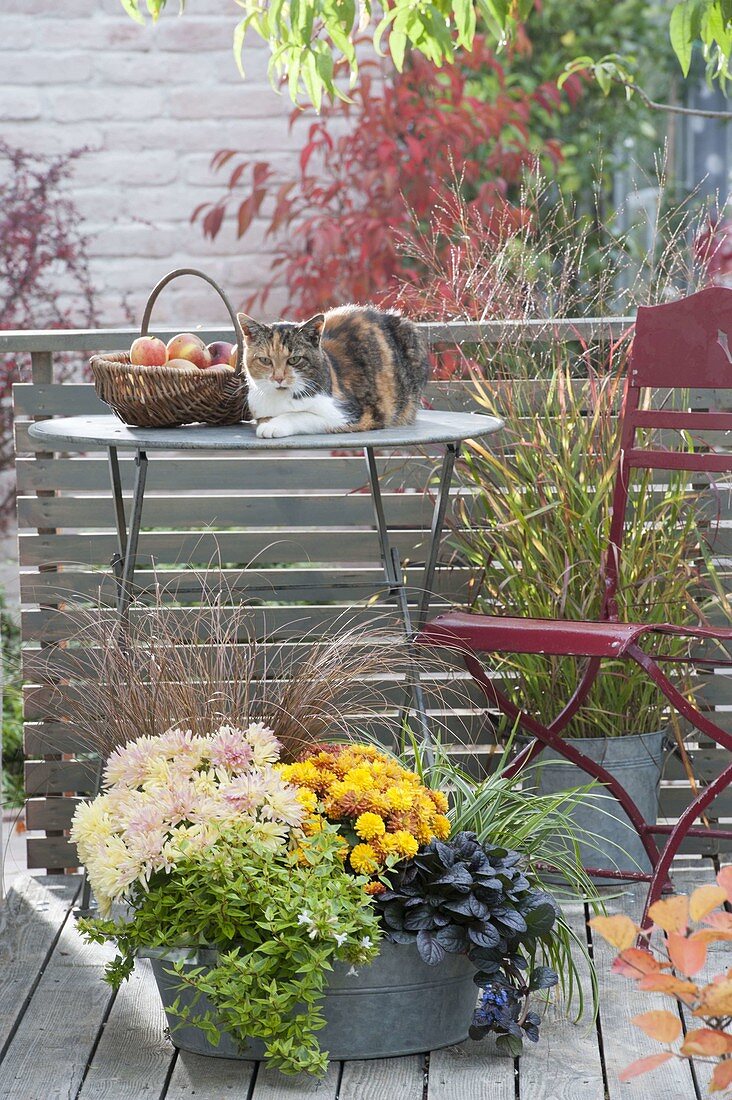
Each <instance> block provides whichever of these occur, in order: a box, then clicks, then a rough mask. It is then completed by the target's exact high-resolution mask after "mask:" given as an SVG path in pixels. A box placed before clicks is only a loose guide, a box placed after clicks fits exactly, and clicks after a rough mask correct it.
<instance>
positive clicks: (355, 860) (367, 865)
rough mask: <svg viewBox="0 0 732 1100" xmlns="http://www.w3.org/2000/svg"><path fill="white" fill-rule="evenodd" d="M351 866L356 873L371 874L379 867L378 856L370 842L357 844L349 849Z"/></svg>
mask: <svg viewBox="0 0 732 1100" xmlns="http://www.w3.org/2000/svg"><path fill="white" fill-rule="evenodd" d="M351 867H353V869H354V871H355V872H356V874H357V875H373V873H374V871H376V870H378V868H379V857H378V855H377V854H376V852H375V851H374V849H373V848H372V847H371V845H370V844H357V845H356V847H355V848H353V849H352V850H351Z"/></svg>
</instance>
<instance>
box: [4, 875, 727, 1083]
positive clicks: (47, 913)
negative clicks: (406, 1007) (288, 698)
mask: <svg viewBox="0 0 732 1100" xmlns="http://www.w3.org/2000/svg"><path fill="white" fill-rule="evenodd" d="M714 873H715V869H714V866H713V864H712V862H711V860H708V859H701V860H697V859H694V860H688V859H687V860H683V861H679V863H678V865H677V867H676V869H675V882H676V886H677V889H679V890H680V891H689V890H691V889H692V888H693V887H694V886H695V885H699V884H700V883H701V882H702V881H712V879H713V876H714ZM78 888H79V879H78V877H72V876H66V877H63V876H46V877H42V878H40V877H30V876H29V877H25V878H22V879H20V880H18V881H17V882H16V883H15V886H14V887H13V889H12V890H11V892H10V894H9V896H8V898H7V901H6V903H5V905H4V907H3V908H0V1098H2V1100H61V1098H63V1100H140V1098H144V1100H148V1098H149V1100H184V1098H194V1097H195V1098H196V1100H286V1098H291V1100H294V1098H299V1097H309V1096H316V1097H318V1100H620V1097H621V1096H622V1098H623V1100H696V1098H698V1097H702V1096H704V1095H705V1088H704V1086H705V1081H706V1077H707V1072H706V1067H699V1070H700V1080H699V1081H697V1079H696V1077H695V1075H694V1073H692V1072H691V1071H690V1069H689V1067H688V1065H687V1064H686V1063H681V1062H671V1063H668V1064H666V1065H665V1066H662V1067H661V1068H660V1069H659V1070H656V1071H655V1072H654V1073H653V1074H652V1075H649V1076H647V1077H641V1078H639V1079H637V1080H636V1081H633V1082H631V1083H630V1084H628V1085H620V1083H619V1082H618V1078H617V1074H618V1071H619V1070H620V1069H621V1068H622V1067H623V1066H625V1065H626V1064H627V1063H628V1062H630V1061H632V1060H633V1059H634V1058H637V1057H641V1056H642V1055H644V1054H649V1053H653V1052H654V1051H655V1050H658V1049H659V1048H658V1046H657V1045H655V1046H654V1044H653V1042H652V1041H651V1040H650V1039H648V1038H646V1037H645V1036H644V1035H643V1034H642V1033H641V1032H640V1031H638V1030H637V1029H636V1028H634V1027H633V1026H632V1025H631V1023H630V1018H631V1016H633V1015H634V1014H635V1013H638V1012H643V1011H647V1010H649V1009H651V1008H654V1007H660V1006H661V1003H662V1000H663V999H662V998H660V996H659V997H658V998H654V996H653V995H649V994H646V995H645V996H643V997H638V996H634V995H633V991H632V988H631V985H630V983H629V982H627V981H626V980H625V979H623V978H621V977H619V976H617V975H613V974H610V973H609V964H610V961H611V958H612V950H611V949H610V948H608V947H607V946H606V945H605V944H604V943H603V942H602V941H600V940H595V941H594V943H592V946H593V950H594V952H595V956H596V958H597V962H598V977H599V982H600V992H601V1010H600V1016H599V1020H598V1021H597V1023H596V1024H595V1023H593V1022H592V1021H591V1020H590V1019H586V1020H584V1021H582V1022H580V1023H579V1024H573V1023H571V1022H570V1021H569V1020H568V1019H567V1018H566V1016H565V1015H564V1013H563V1012H562V1010H561V1008H560V1007H559V1006H551V1007H550V1008H549V1010H548V1014H547V1017H546V1019H545V1021H544V1025H543V1028H542V1034H541V1039H540V1041H539V1043H538V1045H537V1046H536V1047H532V1049H530V1050H529V1051H528V1052H527V1053H526V1054H525V1055H524V1056H523V1057H522V1058H521V1059H518V1060H516V1061H515V1062H514V1061H513V1060H512V1059H510V1058H503V1057H499V1056H498V1055H497V1054H496V1053H495V1048H494V1047H493V1046H492V1044H491V1043H490V1042H484V1043H465V1044H463V1045H462V1046H460V1047H452V1048H447V1049H445V1050H438V1051H433V1052H432V1053H431V1054H426V1055H420V1056H415V1057H411V1058H397V1059H389V1060H382V1061H371V1062H347V1063H343V1064H332V1065H331V1067H330V1071H329V1073H328V1076H327V1077H326V1078H325V1080H323V1081H320V1082H314V1081H312V1080H310V1079H304V1078H286V1077H282V1076H281V1075H280V1074H278V1073H276V1072H273V1071H270V1070H267V1069H265V1068H264V1067H258V1066H256V1065H253V1064H251V1063H247V1062H235V1061H228V1060H224V1059H215V1058H201V1057H198V1056H194V1055H190V1054H178V1053H177V1052H176V1051H175V1050H174V1048H173V1046H172V1045H171V1043H170V1041H169V1039H168V1038H167V1037H166V1035H165V1030H164V1029H165V1020H164V1016H163V1011H162V1008H161V1005H160V1001H159V998H158V994H157V990H156V988H155V985H154V982H153V980H152V975H151V973H150V971H149V968H148V964H147V962H146V961H142V962H141V963H138V967H137V969H136V971H135V974H134V975H133V977H132V979H131V980H130V981H129V982H128V983H127V984H126V985H124V986H123V987H122V989H121V990H120V991H119V993H118V994H117V995H114V994H113V993H112V991H111V990H110V988H109V986H107V985H106V984H105V983H103V982H102V981H101V974H102V968H103V966H104V963H105V961H106V960H107V959H108V958H109V957H110V955H111V949H109V948H108V947H99V946H88V945H86V944H84V943H83V942H82V940H81V938H80V937H79V935H78V934H77V932H76V930H75V926H74V919H73V915H72V907H73V904H74V899H75V897H76V894H77V892H78ZM641 896H642V894H641V891H640V889H639V888H638V887H633V888H628V889H624V890H623V893H622V896H621V897H619V898H615V899H613V900H611V901H609V902H608V909H609V911H611V912H612V911H619V910H621V909H622V910H623V911H624V912H628V913H630V914H631V915H636V916H637V915H639V913H640V905H641ZM569 912H570V913H571V917H572V919H573V920H574V921H575V922H576V925H577V927H578V928H580V929H583V928H585V927H586V915H587V914H586V913H585V909H584V906H583V905H582V904H580V903H577V904H574V905H573V906H572V907H571V908H570V910H569ZM587 934H588V936H591V933H590V930H587ZM590 942H592V940H591V939H590ZM718 946H721V947H725V946H726V945H718ZM727 964H728V962H727ZM722 965H723V964H722V959H721V958H720V954H719V953H718V954H717V958H716V959H714V960H712V962H711V963H710V974H711V973H716V972H718V971H719V970H721V969H722ZM585 978H587V976H586V975H585ZM587 984H588V983H587ZM587 997H588V1000H589V999H590V998H589V992H588V994H587ZM665 1006H666V1007H668V1002H666V1003H665Z"/></svg>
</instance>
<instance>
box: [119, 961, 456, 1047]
mask: <svg viewBox="0 0 732 1100" xmlns="http://www.w3.org/2000/svg"><path fill="white" fill-rule="evenodd" d="M139 954H140V955H141V956H143V957H147V958H149V959H150V960H151V962H152V969H153V973H154V975H155V980H156V982H157V985H158V989H159V991H160V996H161V998H162V1001H163V1007H164V1008H165V1014H166V1017H167V1020H168V1026H169V1028H170V1036H171V1039H172V1042H173V1044H174V1046H176V1047H178V1048H179V1049H180V1050H186V1051H191V1052H192V1053H194V1054H203V1055H209V1056H213V1057H215V1058H240V1059H244V1060H247V1061H261V1060H262V1059H263V1058H264V1044H263V1043H262V1042H261V1041H260V1040H259V1039H251V1040H249V1041H248V1042H247V1044H246V1046H244V1047H241V1046H240V1045H239V1043H238V1042H237V1041H236V1040H235V1039H234V1038H233V1037H232V1036H230V1035H228V1034H226V1033H225V1032H222V1034H221V1039H220V1042H219V1045H218V1046H213V1045H212V1044H211V1043H209V1042H208V1040H207V1039H206V1036H205V1035H204V1033H203V1031H201V1030H200V1029H199V1028H197V1027H193V1026H191V1025H189V1024H181V1023H180V1020H179V1018H178V1017H177V1016H176V1015H174V1014H172V1013H171V1012H170V1006H171V1005H172V1004H173V1002H174V1001H175V1000H176V998H179V1004H180V1005H181V1006H183V1005H191V1004H192V1002H193V997H194V993H193V991H192V990H189V989H188V988H183V989H181V987H180V982H179V979H178V978H177V976H176V974H175V973H171V970H172V964H173V963H176V962H183V963H184V969H188V968H193V967H195V966H211V965H213V964H214V963H215V961H216V954H217V953H216V951H214V950H210V949H199V950H198V951H197V952H196V953H195V954H192V953H191V952H190V951H188V950H185V949H181V948H177V949H170V950H166V949H165V948H151V949H149V950H146V951H140V952H139ZM474 973H475V967H474V966H473V964H472V963H471V962H469V960H468V959H467V958H466V956H465V955H446V956H445V958H444V959H443V961H442V962H441V963H439V964H438V965H437V966H429V965H428V964H427V963H425V962H423V961H422V959H421V958H420V957H419V953H418V952H417V948H416V946H415V945H414V944H395V943H391V942H387V941H383V942H382V944H381V950H380V952H379V954H378V955H377V957H376V959H374V961H373V962H372V963H370V964H369V965H367V966H355V967H354V966H351V965H350V964H349V963H335V965H334V967H333V971H332V972H331V973H330V975H329V980H328V984H327V986H326V990H325V996H324V1000H323V1015H324V1016H325V1021H326V1023H325V1027H324V1028H323V1029H322V1030H321V1031H319V1032H318V1033H317V1036H318V1043H319V1044H320V1046H321V1047H322V1049H323V1050H327V1051H328V1055H329V1057H330V1058H331V1060H333V1061H351V1060H354V1059H358V1060H361V1059H366V1058H396V1057H398V1056H400V1055H406V1054H420V1053H423V1052H424V1051H429V1050H435V1049H437V1048H438V1047H444V1046H452V1045H453V1044H454V1043H460V1042H462V1041H463V1040H464V1039H466V1038H467V1036H468V1029H469V1027H470V1023H471V1021H472V1018H473V1009H474V1008H475V1003H476V1000H477V993H478V991H477V987H476V985H475V983H474V982H473V975H474ZM207 1010H209V1011H212V1012H213V1013H214V1015H215V1009H214V1008H213V1006H212V1004H211V1002H210V1001H209V1000H208V999H207V998H206V997H203V996H202V997H201V998H200V999H199V1000H198V1002H197V1004H196V1006H195V1009H194V1011H195V1012H196V1014H201V1015H202V1014H203V1013H205V1012H206V1011H207Z"/></svg>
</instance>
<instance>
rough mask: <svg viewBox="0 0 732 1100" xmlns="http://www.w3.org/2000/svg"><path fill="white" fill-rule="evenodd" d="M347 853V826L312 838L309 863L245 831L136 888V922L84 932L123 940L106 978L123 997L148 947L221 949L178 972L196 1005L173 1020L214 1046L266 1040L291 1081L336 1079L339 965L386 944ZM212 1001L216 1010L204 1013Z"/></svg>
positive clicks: (228, 833)
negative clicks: (326, 1002)
mask: <svg viewBox="0 0 732 1100" xmlns="http://www.w3.org/2000/svg"><path fill="white" fill-rule="evenodd" d="M342 846H343V840H342V838H341V837H339V835H338V828H337V827H336V826H331V825H329V824H327V823H325V824H323V827H322V829H321V831H320V832H318V833H316V834H315V835H314V836H312V837H310V838H307V839H302V840H301V842H300V848H301V854H302V857H303V862H297V861H293V857H292V854H291V853H288V852H287V851H286V850H284V851H282V852H280V853H277V854H275V853H273V851H272V848H271V846H269V845H265V844H260V843H257V841H256V840H253V839H252V838H251V837H250V838H248V839H247V842H246V843H242V836H241V831H240V829H239V828H238V826H236V825H233V826H229V827H226V828H224V829H222V830H221V833H220V836H219V839H218V841H217V842H216V844H215V845H212V846H209V847H206V848H204V849H202V850H200V851H197V852H195V853H192V854H191V855H190V856H189V857H188V858H183V859H180V860H179V861H178V862H177V864H176V867H175V870H174V873H169V874H166V873H165V872H158V873H156V874H155V875H154V876H153V877H152V878H151V880H150V882H149V884H148V885H147V887H144V886H143V885H141V884H139V883H136V884H135V886H134V888H133V890H132V892H131V893H130V895H129V899H128V900H129V904H130V906H131V909H132V910H133V915H132V917H131V918H130V919H128V918H122V919H119V920H102V919H83V920H81V921H80V922H79V927H80V929H81V931H82V932H83V933H84V934H85V935H86V936H87V937H88V938H89V939H90V940H93V941H96V942H100V943H101V942H105V941H107V940H112V941H114V942H115V943H116V946H117V949H118V954H117V956H116V957H115V958H114V959H113V961H112V962H111V963H110V964H109V965H108V967H107V971H106V977H107V980H108V981H109V982H110V984H111V985H112V986H113V987H115V988H117V987H119V985H120V983H121V982H122V981H123V980H124V979H125V978H127V977H128V976H129V974H130V973H131V971H132V968H133V966H134V960H135V955H136V953H137V951H138V950H139V949H141V948H145V949H147V948H150V947H154V946H173V947H175V946H180V945H185V946H191V945H193V946H195V945H199V944H200V945H205V946H206V947H209V948H214V949H215V950H216V952H217V959H216V962H215V964H214V965H213V966H212V967H207V966H196V965H195V963H194V965H191V964H190V962H188V963H186V962H185V961H181V962H176V963H174V964H173V965H172V967H171V973H172V974H173V975H174V977H175V979H176V980H177V981H178V982H179V983H180V986H181V989H190V990H192V992H193V994H194V996H193V999H192V1002H191V1003H185V1004H184V1003H182V998H181V997H178V998H177V999H176V1001H174V1002H173V1004H172V1006H171V1009H170V1011H171V1014H173V1015H175V1016H177V1017H178V1019H179V1021H180V1023H181V1024H190V1025H193V1026H195V1027H198V1028H200V1029H201V1030H202V1031H203V1032H204V1034H205V1036H206V1038H207V1039H208V1040H209V1041H210V1042H211V1043H212V1044H213V1045H217V1044H218V1042H219V1040H220V1035H221V1031H222V1030H223V1029H225V1030H226V1031H227V1032H229V1033H230V1034H231V1035H232V1036H233V1037H234V1038H235V1039H238V1040H239V1041H240V1042H241V1043H242V1044H245V1042H246V1040H247V1039H248V1038H258V1039H261V1040H262V1041H263V1042H264V1044H265V1047H266V1057H267V1061H268V1062H269V1064H270V1065H272V1066H275V1067H276V1068H277V1069H279V1070H281V1071H282V1072H283V1073H300V1072H302V1071H307V1072H309V1073H314V1074H320V1073H324V1072H325V1071H326V1069H327V1053H326V1052H323V1051H321V1049H320V1047H319V1045H318V1042H317V1031H318V1030H319V1029H320V1028H321V1027H322V1026H323V1025H324V1022H325V1021H324V1018H323V1015H322V995H323V991H324V988H325V984H326V980H327V976H328V972H329V971H330V970H331V969H332V963H333V962H334V961H335V960H336V959H341V960H343V961H350V962H360V963H368V962H370V961H371V960H372V959H373V958H374V957H375V956H376V954H377V951H378V943H379V939H380V936H381V933H380V929H379V923H378V916H377V913H376V910H375V909H374V907H373V905H372V904H371V899H370V898H369V897H368V895H366V894H365V893H364V891H363V885H364V883H365V882H366V879H365V878H359V877H356V876H354V875H351V874H349V873H348V872H347V871H346V870H345V869H344V867H343V863H342V861H341V858H340V854H339V853H340V851H341V848H342ZM193 954H194V955H195V952H194V953H193ZM203 997H205V998H207V1000H208V1002H209V1004H210V1005H211V1006H212V1008H207V1009H202V1008H201V1007H200V1001H201V998H203Z"/></svg>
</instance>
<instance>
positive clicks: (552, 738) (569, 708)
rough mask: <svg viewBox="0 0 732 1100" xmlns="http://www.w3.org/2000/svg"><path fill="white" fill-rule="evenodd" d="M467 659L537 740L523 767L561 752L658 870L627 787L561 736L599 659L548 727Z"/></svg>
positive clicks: (494, 697) (511, 771)
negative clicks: (615, 811)
mask: <svg viewBox="0 0 732 1100" xmlns="http://www.w3.org/2000/svg"><path fill="white" fill-rule="evenodd" d="M464 660H465V665H466V667H467V668H468V671H469V672H470V673H471V675H472V676H473V678H474V679H475V680H476V681H477V682H478V684H479V685H480V686H481V688H482V689H483V691H484V693H485V694H486V696H487V697H488V699H489V700H491V701H492V702H493V703H494V704H495V705H496V706H498V707H499V709H500V710H501V711H503V713H504V714H506V715H507V716H508V717H509V718H512V719H513V720H514V721H516V722H519V723H520V724H521V725H522V726H524V727H525V728H526V729H527V730H529V732H530V733H532V734H533V736H534V737H535V738H536V739H537V740H536V742H535V743H534V745H530V746H528V750H524V753H523V754H522V755H523V757H524V759H523V760H522V764H524V765H525V764H526V761H527V760H528V759H531V758H533V756H535V755H536V754H537V752H539V751H540V749H541V747H542V746H543V745H547V746H548V747H549V748H551V749H554V750H555V751H556V752H558V753H560V755H562V756H564V757H565V758H566V759H567V760H569V761H570V762H571V763H573V764H576V765H577V766H578V767H579V768H581V769H582V771H584V772H587V774H588V775H590V776H592V778H593V779H596V780H597V781H598V782H599V783H602V785H603V786H604V787H606V788H607V790H608V791H610V793H611V794H612V795H613V796H614V797H615V799H616V800H617V801H618V802H619V803H620V805H621V806H622V808H623V809H624V810H625V812H626V814H627V815H628V818H629V819H630V822H631V824H632V826H633V828H634V829H635V831H636V833H637V834H638V836H639V837H640V840H641V843H642V845H643V847H644V849H645V851H646V855H647V856H648V859H649V861H650V864H651V867H653V868H654V869H655V867H656V866H657V864H658V862H659V860H660V858H661V853H660V851H659V849H658V847H657V845H656V842H655V841H654V839H653V837H652V836H651V834H650V832H649V830H648V823H647V822H646V820H645V818H644V817H643V815H642V813H641V812H640V810H639V809H638V807H637V806H636V804H635V802H634V801H633V799H632V798H631V797H630V795H629V794H628V792H627V791H626V790H625V787H623V785H622V784H621V783H620V781H619V780H618V779H616V778H615V777H614V776H613V775H611V774H610V772H608V771H607V770H606V769H605V768H603V767H602V765H601V764H598V763H596V762H595V761H594V760H591V759H590V758H589V757H588V756H585V755H584V753H581V752H580V751H579V749H576V748H575V747H574V745H573V744H572V742H571V741H565V740H563V739H562V738H561V737H560V736H559V733H560V732H561V730H562V729H563V728H564V726H566V724H567V722H568V721H569V719H570V718H571V717H572V716H573V715H574V714H575V713H576V712H577V710H578V708H579V706H580V704H581V702H582V700H583V699H584V698H585V697H586V695H587V693H588V691H589V689H590V687H591V685H592V682H593V681H594V679H595V677H596V676H597V667H598V666H599V660H598V659H597V658H592V665H593V667H592V668H590V669H588V671H586V672H585V675H584V676H583V678H582V680H581V682H580V684H579V686H578V688H577V690H576V691H575V693H574V695H573V697H572V699H570V701H569V703H568V704H567V705H566V707H565V708H564V710H563V711H562V712H561V713H560V714H559V715H558V716H557V717H556V718H555V719H554V721H553V722H551V723H550V725H548V726H545V725H543V724H542V723H541V722H539V721H538V720H537V719H536V718H532V716H531V715H530V714H527V713H526V711H524V710H522V709H521V708H520V707H517V706H516V704H515V703H512V702H511V700H510V699H508V698H507V696H505V695H504V694H503V692H502V691H501V690H500V689H499V688H497V687H496V685H495V683H494V681H492V680H489V679H488V677H487V676H486V673H485V669H484V668H483V666H482V664H481V662H480V661H479V660H478V658H477V657H476V655H475V654H474V653H466V654H464ZM539 742H540V743H541V744H540V745H539V747H538V748H537V747H536V746H537V743H539ZM529 750H530V751H529ZM515 763H516V762H515V761H514V762H513V763H512V764H509V766H508V768H506V769H505V770H504V772H503V774H504V776H506V778H511V777H512V776H514V775H515V774H516V768H515V766H514V765H515ZM664 881H665V880H664ZM662 885H663V884H662Z"/></svg>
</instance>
